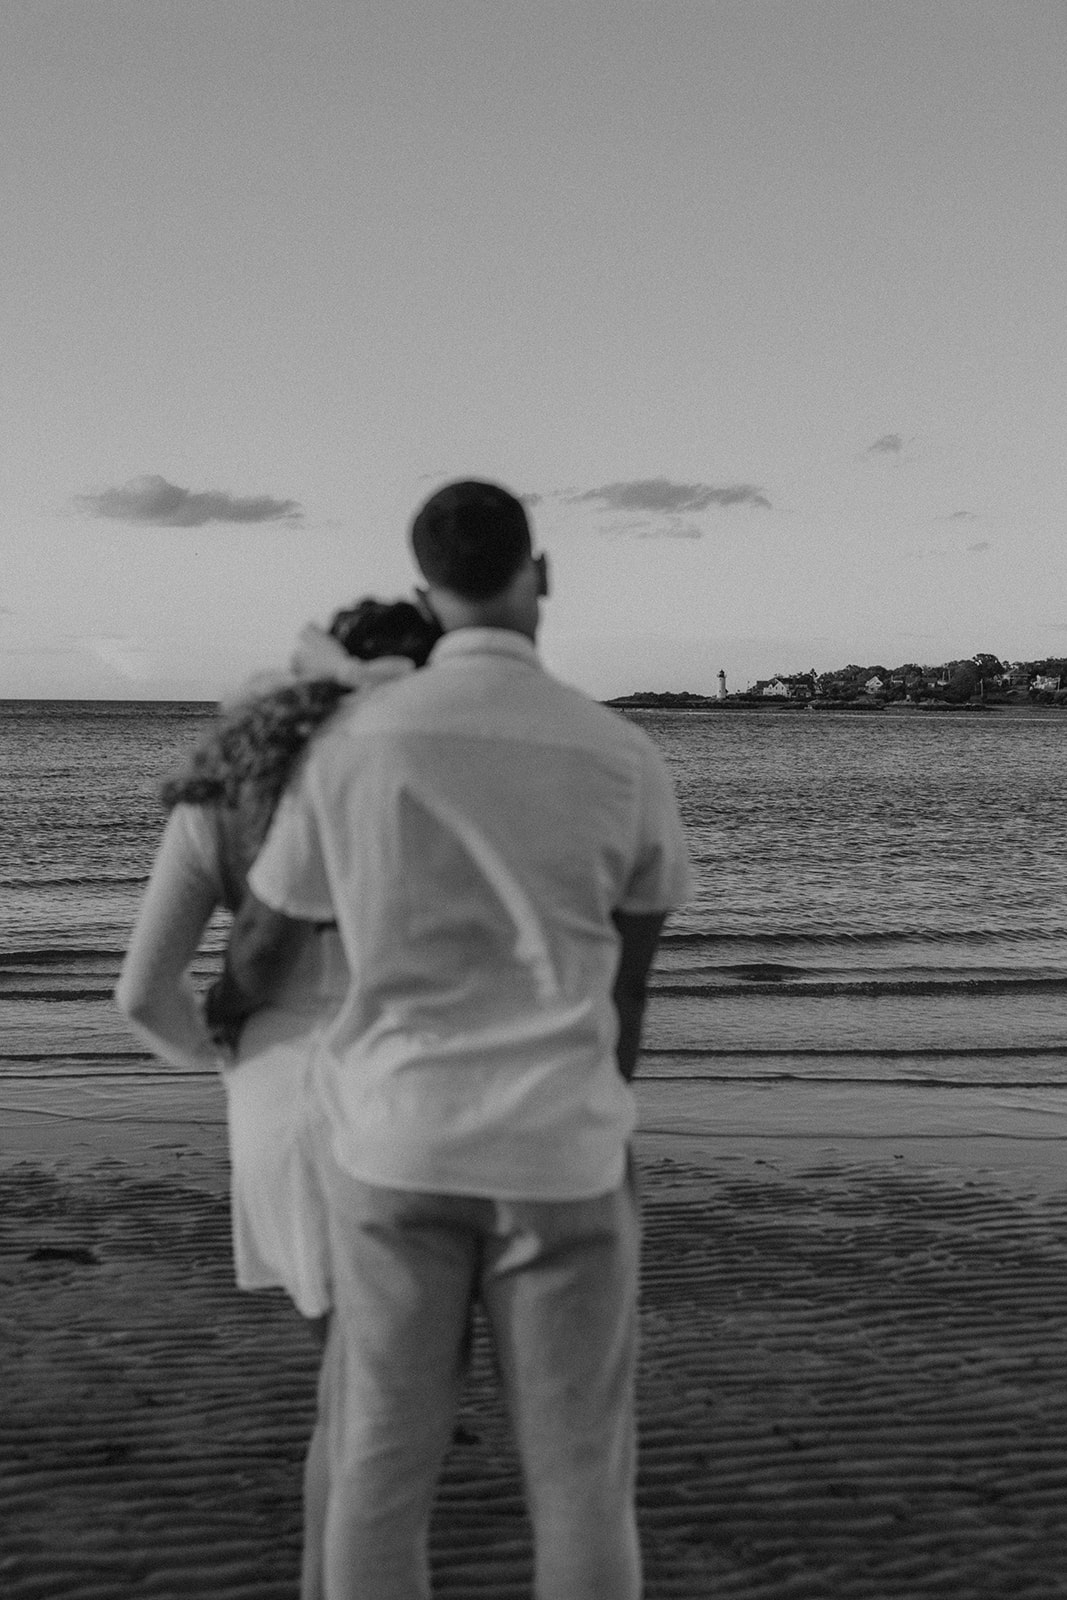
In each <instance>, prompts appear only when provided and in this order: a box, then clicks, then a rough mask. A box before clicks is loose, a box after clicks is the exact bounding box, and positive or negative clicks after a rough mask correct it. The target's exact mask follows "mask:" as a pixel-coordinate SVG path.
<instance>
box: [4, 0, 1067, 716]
mask: <svg viewBox="0 0 1067 1600" xmlns="http://www.w3.org/2000/svg"><path fill="white" fill-rule="evenodd" d="M0 151H2V155H0V203H2V206H3V215H4V225H3V228H2V229H0V317H2V339H3V343H2V348H0V552H2V560H0V698H4V697H23V696H32V697H52V696H56V697H74V698H119V699H168V698H214V697H216V696H217V695H219V694H222V693H225V692H227V691H229V690H232V689H233V688H234V687H235V686H236V685H237V684H238V683H240V681H241V680H242V679H243V678H244V677H245V676H246V675H247V674H248V673H250V672H252V671H255V670H259V669H263V668H270V667H272V666H283V665H284V664H285V662H286V660H287V658H288V654H289V651H290V647H291V642H292V640H293V638H294V636H295V634H296V632H297V630H298V629H299V628H300V626H301V625H302V624H303V623H304V622H305V621H307V620H309V619H310V620H316V621H319V622H325V621H326V620H328V618H329V616H330V613H331V611H332V610H333V609H334V608H335V607H337V606H340V605H342V604H344V603H348V602H350V601H351V600H352V599H354V598H355V597H357V596H359V595H363V594H376V595H379V596H382V597H386V596H392V595H398V594H402V593H404V592H406V591H407V590H408V589H409V588H410V586H411V584H412V583H413V581H414V580H415V573H414V569H413V566H412V563H411V558H410V555H409V553H408V548H407V529H408V527H409V525H410V521H411V517H412V515H413V513H414V512H415V510H416V509H417V507H418V505H419V504H420V503H421V501H422V500H423V499H425V498H426V497H427V496H428V495H429V494H430V493H432V491H433V490H434V489H435V488H436V487H438V486H439V485H440V484H441V483H443V482H445V481H447V480H449V479H451V478H457V477H480V478H489V479H493V480H495V481H498V482H501V483H504V484H506V485H507V486H508V487H509V488H511V489H512V490H514V491H515V492H516V493H518V494H521V495H522V496H524V497H525V498H526V500H527V502H528V504H529V507H530V515H531V519H532V523H533V528H534V534H535V539H536V541H537V544H538V547H539V548H541V549H543V550H545V551H546V552H547V554H548V558H549V563H550V570H551V575H552V584H553V592H552V596H551V598H550V599H549V600H548V602H547V603H546V607H545V613H544V622H543V628H542V635H541V642H542V646H543V652H544V657H545V660H546V663H547V664H548V666H549V667H550V668H551V669H552V670H553V671H555V672H557V673H559V674H560V675H561V676H563V677H565V678H567V679H569V680H570V681H572V682H574V683H577V684H578V685H579V686H580V687H582V688H584V689H586V690H587V691H588V692H590V693H592V694H595V695H598V696H601V697H606V696H609V695H614V694H622V693H627V692H629V691H633V690H642V689H661V690H662V689H674V690H681V689H690V690H693V691H697V692H706V693H710V692H714V689H715V684H716V677H717V674H718V671H719V669H720V668H722V669H723V670H725V672H726V675H727V684H728V687H729V688H731V689H742V688H744V687H746V686H747V685H748V684H749V683H750V682H752V681H753V680H754V679H755V678H757V677H770V676H771V675H772V674H773V673H778V672H798V671H802V670H806V669H808V668H810V667H815V668H817V669H818V670H823V669H826V668H829V667H832V666H839V665H844V664H845V663H848V662H857V663H860V664H874V663H878V664H882V665H888V666H893V665H897V664H900V663H902V662H905V661H916V662H919V663H923V664H926V663H940V662H942V661H945V660H948V659H953V658H957V657H961V656H968V655H971V654H973V653H975V652H977V651H989V652H991V653H993V654H995V655H999V656H1001V657H1007V658H1009V659H1013V660H1015V659H1027V660H1029V659H1036V658H1039V657H1044V656H1048V655H1067V541H1065V538H1064V532H1065V523H1067V450H1065V448H1064V445H1065V439H1067V248H1065V244H1067V239H1065V234H1067V206H1065V204H1064V173H1065V172H1067V5H1064V4H1063V3H1062V0H996V3H993V0H893V3H892V4H888V5H887V4H883V3H880V0H722V3H717V0H641V3H637V0H580V3H579V0H565V3H557V0H544V3H540V0H360V4H358V5H353V4H351V3H350V0H225V3H220V0H208V3H201V0H124V3H116V0H93V4H91V5H88V4H85V3H84V0H6V3H5V4H4V5H3V6H2V7H0Z"/></svg>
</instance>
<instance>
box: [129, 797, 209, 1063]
mask: <svg viewBox="0 0 1067 1600" xmlns="http://www.w3.org/2000/svg"><path fill="white" fill-rule="evenodd" d="M221 900H222V888H221V882H220V878H219V870H218V861H217V851H216V848H215V842H214V836H213V833H212V830H211V827H210V821H209V818H208V816H207V813H206V812H205V810H204V808H203V807H201V806H186V805H180V806H175V808H174V810H173V811H172V812H171V814H170V816H169V817H168V819H167V825H166V827H165V828H164V830H163V838H162V840H161V842H160V846H159V850H158V852H157V854H156V859H155V862H154V864H153V866H152V872H151V876H150V877H149V880H148V887H147V888H146V890H145V893H144V897H143V899H142V901H141V906H140V910H139V911H138V914H137V921H136V923H135V924H134V929H133V934H132V936H131V939H130V946H129V949H128V950H127V952H126V957H125V960H124V961H123V964H122V971H121V973H120V974H119V981H118V985H117V987H116V990H115V999H116V1001H117V1003H118V1006H119V1009H120V1010H121V1011H123V1012H124V1013H125V1015H126V1017H127V1018H128V1020H129V1022H130V1024H131V1026H132V1027H133V1030H134V1032H135V1033H136V1034H137V1035H138V1037H139V1038H141V1039H143V1040H144V1042H145V1043H146V1044H147V1045H148V1046H149V1047H150V1048H151V1049H152V1050H153V1051H154V1052H155V1054H156V1055H158V1056H160V1057H161V1058H162V1059H163V1060H164V1061H168V1062H170V1063H171V1065H172V1066H177V1067H194V1068H201V1069H203V1068H217V1067H221V1066H224V1065H226V1064H227V1062H228V1060H229V1058H228V1056H227V1055H226V1052H225V1051H222V1050H220V1048H219V1047H218V1046H217V1045H216V1044H215V1042H214V1040H213V1039H212V1038H211V1035H210V1033H209V1032H208V1029H207V1026H206V1024H205V1022H204V1018H203V1014H202V1012H201V1008H200V1002H199V999H198V997H197V994H196V991H195V989H194V988H193V985H192V982H191V980H190V978H189V974H188V970H187V969H188V967H189V963H190V962H191V961H192V959H193V957H194V955H195V954H196V951H197V948H198V946H199V944H200V939H201V936H202V934H203V932H204V929H205V928H206V927H207V924H208V922H209V921H210V919H211V914H212V912H213V911H214V910H215V907H216V906H217V905H219V904H220V902H221Z"/></svg>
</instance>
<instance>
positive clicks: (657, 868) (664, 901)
mask: <svg viewBox="0 0 1067 1600" xmlns="http://www.w3.org/2000/svg"><path fill="white" fill-rule="evenodd" d="M639 759H640V797H639V804H638V823H637V839H636V847H635V850H634V860H633V867H632V870H631V872H630V876H629V879H628V881H627V883H626V887H625V889H624V891H623V894H622V898H621V899H620V901H619V904H618V907H617V909H618V910H619V911H629V912H634V913H637V914H643V913H649V912H656V911H671V910H674V909H675V908H677V907H678V906H681V905H684V904H685V902H686V900H688V899H689V898H690V896H691V895H692V893H693V874H692V869H691V867H690V863H689V847H688V845H687V843H686V838H685V830H684V828H683V826H682V819H681V817H680V815H679V813H678V801H677V799H676V798H675V793H674V785H673V784H672V782H671V778H670V773H669V772H668V771H667V767H666V764H665V762H664V760H663V757H662V756H661V755H660V753H659V751H658V750H657V749H656V748H655V746H654V745H653V744H652V743H651V742H650V741H646V740H644V739H642V740H641V742H640V745H639Z"/></svg>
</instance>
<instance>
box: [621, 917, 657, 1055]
mask: <svg viewBox="0 0 1067 1600" xmlns="http://www.w3.org/2000/svg"><path fill="white" fill-rule="evenodd" d="M666 917H667V913H666V912H665V911H651V912H644V913H642V912H635V911H615V912H613V913H612V921H613V922H614V924H615V926H616V928H618V930H619V937H620V939H621V940H622V944H621V948H620V950H619V967H618V971H617V972H616V974H615V988H614V990H613V992H612V999H613V1000H614V1001H615V1009H616V1011H617V1012H618V1014H619V1042H618V1045H617V1047H616V1056H617V1059H618V1063H619V1071H620V1072H621V1073H622V1075H623V1077H624V1078H625V1079H626V1081H627V1083H629V1081H630V1079H631V1078H632V1077H633V1075H634V1072H635V1070H636V1068H637V1054H638V1051H639V1050H640V1048H641V1024H642V1022H643V1020H644V1015H645V996H646V992H647V989H648V974H649V970H650V968H651V966H652V961H653V958H654V956H655V954H656V946H657V944H658V943H659V936H660V930H661V929H662V927H663V924H664V922H665V921H666Z"/></svg>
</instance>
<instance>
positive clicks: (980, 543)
mask: <svg viewBox="0 0 1067 1600" xmlns="http://www.w3.org/2000/svg"><path fill="white" fill-rule="evenodd" d="M967 548H968V550H973V551H974V552H975V554H976V555H980V554H981V553H982V551H984V550H991V549H992V548H993V547H992V545H991V544H990V543H989V540H988V539H976V540H975V542H974V544H969V545H968V546H967Z"/></svg>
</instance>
